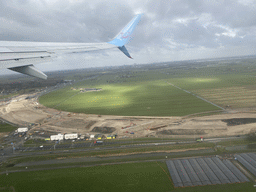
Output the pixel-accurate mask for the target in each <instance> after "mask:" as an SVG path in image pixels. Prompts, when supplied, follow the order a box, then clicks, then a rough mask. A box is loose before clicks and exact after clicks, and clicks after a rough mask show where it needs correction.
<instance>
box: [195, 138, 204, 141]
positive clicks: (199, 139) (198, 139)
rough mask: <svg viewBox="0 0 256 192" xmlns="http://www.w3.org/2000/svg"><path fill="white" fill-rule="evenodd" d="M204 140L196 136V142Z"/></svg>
mask: <svg viewBox="0 0 256 192" xmlns="http://www.w3.org/2000/svg"><path fill="white" fill-rule="evenodd" d="M203 141H204V138H203V137H200V138H197V139H196V142H203Z"/></svg>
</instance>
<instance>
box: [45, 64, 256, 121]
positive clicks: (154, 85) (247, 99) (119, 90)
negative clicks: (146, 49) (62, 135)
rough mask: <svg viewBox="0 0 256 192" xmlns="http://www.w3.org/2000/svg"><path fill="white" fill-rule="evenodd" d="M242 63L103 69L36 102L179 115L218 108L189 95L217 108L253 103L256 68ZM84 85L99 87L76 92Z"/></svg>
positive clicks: (77, 108)
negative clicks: (99, 72) (94, 76)
mask: <svg viewBox="0 0 256 192" xmlns="http://www.w3.org/2000/svg"><path fill="white" fill-rule="evenodd" d="M220 63H221V62H220ZM244 63H245V66H243V65H241V64H232V65H230V64H227V65H223V64H222V65H220V64H214V65H211V66H210V67H209V66H203V67H196V66H193V65H192V66H193V67H191V66H190V65H188V66H185V67H184V66H183V67H181V68H174V67H166V68H164V69H161V68H160V69H155V70H139V71H136V70H134V69H133V70H130V71H119V72H116V73H110V72H109V73H107V72H106V73H103V74H101V75H99V76H98V77H97V78H95V79H90V80H86V81H82V82H79V83H76V84H74V85H72V86H68V87H66V88H65V89H62V90H58V91H55V92H52V93H49V94H47V95H44V96H42V97H41V98H40V103H41V104H43V105H45V106H47V107H50V108H55V109H58V110H64V111H70V112H77V113H86V114H102V115H123V116H184V115H189V114H193V113H200V112H206V111H215V110H219V109H220V108H218V107H216V106H213V105H211V104H210V103H207V102H205V101H203V100H201V99H199V98H197V97H195V96H194V95H193V94H195V95H198V96H200V97H202V98H204V99H206V100H208V101H210V102H213V103H215V104H217V105H219V106H220V107H226V106H229V107H232V108H243V107H253V106H256V100H255V99H254V98H255V97H254V96H255V93H256V91H255V88H256V79H255V76H254V71H255V69H256V68H255V66H254V65H252V63H250V62H247V63H246V62H245V61H244ZM186 67H188V69H187V68H186ZM170 84H173V85H175V86H177V87H180V88H181V89H178V88H177V87H173V86H171V85H170ZM88 88H95V89H100V91H94V92H86V91H85V92H84V91H82V90H83V89H88ZM182 89H183V90H182ZM184 90H188V91H189V92H190V93H192V94H190V93H188V92H186V91H184Z"/></svg>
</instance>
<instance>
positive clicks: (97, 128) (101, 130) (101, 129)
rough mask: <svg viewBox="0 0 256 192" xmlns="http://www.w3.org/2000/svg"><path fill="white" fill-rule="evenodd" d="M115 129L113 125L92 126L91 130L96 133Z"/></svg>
mask: <svg viewBox="0 0 256 192" xmlns="http://www.w3.org/2000/svg"><path fill="white" fill-rule="evenodd" d="M115 130H116V129H115V128H114V127H94V128H93V129H92V132H98V133H113V132H114V131H115Z"/></svg>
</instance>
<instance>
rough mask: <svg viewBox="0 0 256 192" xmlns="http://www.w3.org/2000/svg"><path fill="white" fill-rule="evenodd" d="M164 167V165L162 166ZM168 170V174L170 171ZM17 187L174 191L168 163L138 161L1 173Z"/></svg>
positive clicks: (2, 181)
mask: <svg viewBox="0 0 256 192" xmlns="http://www.w3.org/2000/svg"><path fill="white" fill-rule="evenodd" d="M160 166H161V167H162V168H161V167H160ZM166 173H167V174H166ZM9 186H13V187H14V188H15V191H17V192H18V191H19V192H21V191H24V192H28V191H33V192H34V191H38V192H39V191H42V192H45V191H62V192H63V191H113V192H114V191H141V192H143V191H147V192H148V191H152V192H153V191H154V192H155V191H170V190H172V189H173V185H172V183H171V181H170V180H169V174H168V172H167V167H166V165H165V163H161V162H152V163H134V164H121V165H108V166H97V167H87V168H70V169H58V170H49V171H36V172H35V171H33V172H22V173H10V174H9V175H0V187H9Z"/></svg>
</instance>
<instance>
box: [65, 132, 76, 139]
mask: <svg viewBox="0 0 256 192" xmlns="http://www.w3.org/2000/svg"><path fill="white" fill-rule="evenodd" d="M64 138H65V139H77V138H78V134H77V133H72V134H65V136H64Z"/></svg>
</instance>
